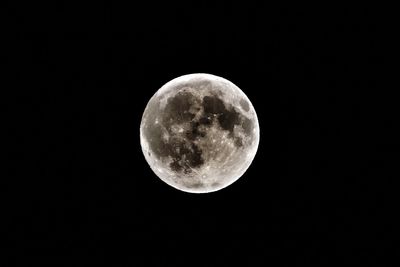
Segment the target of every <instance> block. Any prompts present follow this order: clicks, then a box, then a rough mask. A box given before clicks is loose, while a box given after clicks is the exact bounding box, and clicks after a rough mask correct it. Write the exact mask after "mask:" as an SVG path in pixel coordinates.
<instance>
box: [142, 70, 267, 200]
mask: <svg viewBox="0 0 400 267" xmlns="http://www.w3.org/2000/svg"><path fill="white" fill-rule="evenodd" d="M259 139H260V130H259V125H258V119H257V114H256V112H255V110H254V107H253V105H252V104H251V102H250V100H249V99H248V98H247V96H246V95H245V94H244V93H243V92H242V90H240V89H239V88H238V87H237V86H236V85H234V84H233V83H232V82H230V81H228V80H226V79H224V78H221V77H218V76H215V75H211V74H204V73H198V74H189V75H184V76H180V77H178V78H176V79H173V80H171V81H169V82H168V83H166V84H165V85H164V86H162V87H161V88H160V89H159V90H158V91H157V92H156V93H155V94H154V96H153V97H152V98H151V99H150V101H149V102H148V104H147V106H146V108H145V110H144V113H143V117H142V121H141V125H140V144H141V147H142V151H143V153H144V156H145V158H146V161H147V162H148V164H149V165H150V168H151V169H152V170H153V172H154V173H155V174H156V175H157V176H158V177H159V178H160V179H161V180H162V181H164V182H165V183H167V184H168V185H170V186H172V187H174V188H176V189H179V190H182V191H185V192H191V193H207V192H213V191H217V190H220V189H222V188H224V187H227V186H228V185H230V184H232V183H233V182H235V181H236V180H237V179H239V178H240V177H241V176H242V175H243V174H244V173H245V171H246V170H247V169H248V167H249V166H250V164H251V162H252V161H253V159H254V156H255V154H256V152H257V148H258V143H259Z"/></svg>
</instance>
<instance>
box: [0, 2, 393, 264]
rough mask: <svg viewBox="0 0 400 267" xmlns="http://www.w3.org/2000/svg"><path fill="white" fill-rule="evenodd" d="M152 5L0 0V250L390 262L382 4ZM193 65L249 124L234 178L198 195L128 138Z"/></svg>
mask: <svg viewBox="0 0 400 267" xmlns="http://www.w3.org/2000/svg"><path fill="white" fill-rule="evenodd" d="M167 2H168V1H166V3H157V2H153V3H148V4H147V5H136V4H133V3H132V4H127V3H125V2H124V4H117V3H114V2H113V3H104V2H101V1H97V2H95V3H94V4H93V5H83V4H78V5H73V4H71V3H70V2H66V1H54V3H52V4H50V5H42V6H40V5H39V4H38V3H36V2H35V3H30V4H29V5H22V4H19V5H18V4H8V5H6V7H5V8H4V9H2V13H3V15H2V16H1V17H2V18H1V21H2V24H3V25H6V28H7V29H6V30H5V31H4V33H3V40H5V41H4V43H5V44H6V49H3V51H2V56H1V58H2V62H3V63H2V65H3V66H5V71H3V72H2V75H4V79H3V82H4V84H6V86H4V87H3V86H2V88H3V89H2V90H3V91H2V95H3V94H4V96H2V97H1V101H2V111H3V112H2V113H3V114H4V115H5V119H3V122H2V132H5V133H6V135H7V139H3V141H5V143H6V146H5V147H6V149H3V151H4V152H5V158H6V164H5V166H4V168H3V170H4V171H5V175H4V176H2V184H4V185H2V194H1V200H2V204H3V205H4V207H5V208H4V209H3V211H4V215H5V216H4V218H3V219H2V220H3V222H5V224H6V226H5V227H3V229H2V230H3V231H4V232H5V233H6V240H7V242H8V245H7V247H8V250H9V253H7V255H8V256H7V257H6V258H5V259H6V260H9V261H11V262H13V263H14V264H17V265H18V264H20V265H21V266H31V265H32V266H33V265H34V264H35V265H38V266H45V264H56V263H57V264H59V265H60V266H75V264H83V266H92V265H93V266H100V265H101V266H102V265H104V266H167V264H170V265H171V264H172V265H171V266H176V265H178V264H181V263H183V264H184V265H185V266H192V264H193V263H196V264H200V266H225V265H229V264H228V262H231V261H233V262H234V263H235V264H237V265H238V266H268V265H270V264H272V265H273V262H275V261H279V262H280V264H278V265H277V266H296V264H298V265H297V266H299V265H300V264H306V266H313V264H316V265H315V266H324V265H326V264H327V263H336V264H342V263H349V264H351V265H352V266H357V264H359V263H371V262H379V263H383V262H384V261H388V263H389V265H387V266H391V265H390V260H388V259H389V257H388V256H389V254H390V253H392V252H393V251H394V246H393V245H392V241H393V233H392V232H393V230H394V226H393V225H392V220H391V218H390V217H391V216H392V215H391V212H390V210H391V205H393V204H391V203H392V202H393V201H394V192H393V190H394V178H395V177H398V175H395V173H394V170H393V169H391V168H392V167H391V166H392V165H394V164H395V163H398V156H397V157H394V156H391V155H392V153H394V152H395V151H396V148H398V144H399V141H398V140H396V141H393V140H392V139H393V138H395V137H396V136H397V137H398V135H397V134H396V133H395V128H396V125H398V120H394V119H393V118H391V117H390V116H391V115H392V114H394V113H395V108H396V105H395V103H393V102H395V98H393V97H392V96H390V95H389V94H385V93H383V88H388V84H387V82H386V79H384V78H383V70H382V69H383V68H384V66H385V65H386V64H387V61H388V58H387V57H386V56H385V55H384V51H385V45H384V44H385V42H386V41H385V40H386V39H385V38H386V35H385V27H384V26H383V25H382V24H381V22H382V20H381V19H380V18H381V17H383V16H384V14H382V13H380V12H379V11H378V10H377V9H375V8H374V7H367V6H362V7H358V8H354V9H353V8H350V7H337V8H333V7H329V8H323V7H316V6H314V7H313V8H306V7H303V8H301V9H300V8H298V7H294V6H293V7H283V6H265V5H264V6H263V5H259V6H256V5H254V6H251V5H250V4H249V5H239V4H234V3H233V2H234V1H231V2H227V3H225V4H223V3H221V2H220V3H210V4H205V3H196V4H194V3H193V4H187V5H184V6H179V5H177V6H170V5H169V4H170V3H167ZM242 4H243V3H242ZM200 72H201V73H210V74H214V75H218V76H221V77H224V78H226V79H228V80H230V81H232V82H233V83H235V84H236V85H237V86H238V87H240V88H241V89H242V90H243V91H244V93H245V94H246V95H247V96H248V97H249V99H250V100H251V102H252V104H253V105H254V107H255V110H256V112H257V115H258V119H259V124H260V133H261V135H260V145H259V149H258V152H257V155H256V157H255V159H254V161H253V163H252V165H251V166H250V168H249V169H248V171H247V172H246V173H245V174H244V176H243V177H242V178H240V179H239V180H238V181H237V182H235V183H234V184H232V185H231V186H229V187H227V188H225V189H222V190H221V191H218V192H215V193H210V194H201V195H199V194H190V193H185V192H181V191H178V190H176V189H174V188H172V187H170V186H168V185H166V184H165V183H164V182H162V181H161V180H160V179H159V178H158V177H157V176H156V175H155V174H154V173H153V172H152V171H151V169H150V168H149V166H148V165H147V162H146V161H145V159H144V156H143V154H142V151H141V148H140V141H139V125H140V120H141V116H142V114H143V111H144V108H145V106H146V104H147V102H148V100H149V99H150V98H151V96H152V95H153V94H154V93H155V92H156V91H157V90H158V89H159V88H160V87H161V86H162V85H163V84H165V83H166V82H168V81H169V80H171V79H173V78H176V77H178V76H181V75H184V74H190V73H200ZM396 153H397V154H398V152H396ZM2 266H6V265H2ZM339 266H341V265H339ZM363 266H366V265H365V264H364V265H363ZM380 266H383V265H380Z"/></svg>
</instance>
